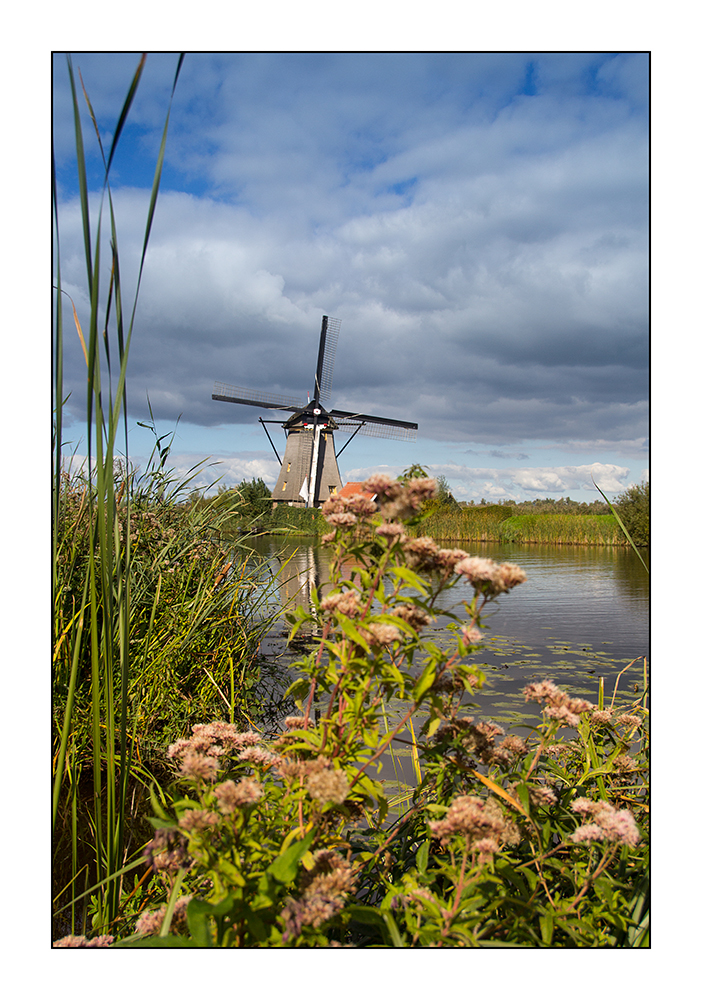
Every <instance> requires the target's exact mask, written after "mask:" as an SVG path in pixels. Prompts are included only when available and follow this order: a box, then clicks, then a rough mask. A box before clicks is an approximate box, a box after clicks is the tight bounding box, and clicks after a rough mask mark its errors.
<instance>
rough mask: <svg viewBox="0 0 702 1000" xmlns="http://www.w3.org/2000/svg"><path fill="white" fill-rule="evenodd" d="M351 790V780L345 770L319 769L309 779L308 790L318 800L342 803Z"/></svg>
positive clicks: (311, 796)
mask: <svg viewBox="0 0 702 1000" xmlns="http://www.w3.org/2000/svg"><path fill="white" fill-rule="evenodd" d="M349 791H350V788H349V780H348V778H347V777H346V775H345V774H344V772H343V771H332V770H324V771H318V772H317V773H316V774H312V775H310V777H309V778H308V779H307V792H308V794H309V796H310V798H312V799H315V800H316V801H317V802H333V803H334V804H336V805H341V803H342V802H343V801H344V799H345V798H346V796H347V795H348V794H349Z"/></svg>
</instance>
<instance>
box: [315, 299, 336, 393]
mask: <svg viewBox="0 0 702 1000" xmlns="http://www.w3.org/2000/svg"><path fill="white" fill-rule="evenodd" d="M340 329H341V320H340V319H334V317H333V316H324V317H323V319H322V331H321V334H320V343H319V357H318V358H317V371H316V374H315V382H316V385H315V395H316V398H317V399H318V400H322V399H329V397H330V396H331V388H332V380H333V378H334V358H335V357H336V345H337V343H338V342H339V330H340Z"/></svg>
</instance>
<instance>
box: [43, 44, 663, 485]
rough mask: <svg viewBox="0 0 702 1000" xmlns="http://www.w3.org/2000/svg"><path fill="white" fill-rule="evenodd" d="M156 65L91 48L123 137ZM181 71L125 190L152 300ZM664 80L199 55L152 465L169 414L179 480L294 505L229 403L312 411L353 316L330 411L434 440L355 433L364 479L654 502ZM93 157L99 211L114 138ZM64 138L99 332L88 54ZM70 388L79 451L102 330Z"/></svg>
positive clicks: (99, 97) (184, 139) (163, 241)
mask: <svg viewBox="0 0 702 1000" xmlns="http://www.w3.org/2000/svg"><path fill="white" fill-rule="evenodd" d="M137 62H138V56H137V55H134V54H110V53H107V54H96V53H88V54H83V53H75V54H73V63H74V67H75V68H76V69H78V68H80V70H81V73H82V75H83V79H84V82H85V85H86V89H87V91H88V93H89V95H90V97H91V100H92V102H93V106H94V108H95V112H96V115H97V118H98V122H99V124H100V127H101V129H103V130H104V135H105V136H106V137H107V139H108V141H109V138H110V137H111V133H112V130H113V129H114V127H115V123H116V120H117V117H118V115H119V111H120V108H121V105H122V101H123V99H124V95H125V93H126V90H127V87H128V85H129V81H130V80H131V77H132V75H133V73H134V70H135V68H136V65H137ZM176 64H177V55H175V54H155V55H150V56H149V57H148V59H147V63H146V68H145V71H144V75H143V79H142V83H141V85H140V88H139V91H138V93H137V96H136V99H135V103H134V107H133V111H132V114H131V117H130V124H129V125H128V127H127V129H126V131H125V133H124V135H123V137H122V139H121V141H120V149H119V151H118V153H117V156H116V160H115V163H114V167H113V172H112V175H111V176H112V190H113V195H114V202H115V206H116V214H117V225H118V238H119V246H120V257H121V265H122V270H123V276H124V278H125V281H126V283H127V285H128V286H130V287H131V288H133V287H134V281H135V276H136V269H137V264H138V259H139V254H140V249H141V242H142V240H143V232H144V220H145V218H146V212H147V206H148V200H149V194H150V188H151V182H152V179H153V168H154V164H155V160H156V155H157V152H158V145H159V142H160V137H161V130H162V126H163V120H164V116H165V112H166V109H167V104H168V98H169V95H170V89H171V84H172V80H173V75H174V72H175V68H176ZM648 83H649V81H648V56H647V55H643V54H632V53H623V54H618V53H591V54H590V53H564V54H559V53H548V54H543V53H538V52H536V53H505V54H500V53H495V54H491V53H473V54H471V53H467V54H450V53H436V54H412V53H409V54H403V53H387V54H383V53H369V54H353V53H339V54H325V53H311V54H296V53H278V54H256V53H243V54H230V53H224V54H216V53H215V54H211V53H205V54H188V55H186V57H185V61H184V63H183V68H182V72H181V76H180V79H179V82H178V86H177V89H176V94H175V99H174V102H173V109H172V114H171V127H170V132H169V138H168V147H167V154H166V164H165V169H164V176H163V182H162V188H161V194H160V197H159V202H158V207H157V211H156V220H155V224H154V228H153V231H152V235H151V240H150V244H149V252H148V256H147V261H146V269H145V272H144V278H143V283H142V288H141V293H140V299H139V307H138V311H137V319H136V323H135V328H134V338H133V343H132V352H131V355H130V367H129V427H130V432H132V434H131V444H130V449H131V455H130V457H131V458H133V459H136V460H140V459H141V460H143V459H144V458H145V457H146V456H147V455H148V452H149V450H150V445H151V441H150V439H149V437H148V435H147V434H146V433H145V432H144V431H143V430H142V429H141V428H139V427H138V426H137V421H143V420H144V419H145V418H147V417H148V402H147V400H148V401H149V402H150V404H151V408H152V410H153V413H154V416H155V419H156V423H157V429H158V432H159V434H163V433H167V432H168V431H170V430H172V429H173V428H176V430H175V437H174V443H173V452H172V460H173V464H174V466H175V467H176V468H178V469H182V470H185V469H187V468H190V467H191V466H192V465H194V464H195V463H196V462H197V461H199V460H201V459H205V458H208V457H209V459H210V460H211V462H216V463H217V464H216V465H213V466H206V467H205V470H204V471H203V473H202V475H201V477H200V482H202V483H203V484H204V483H206V482H213V481H214V480H215V479H216V478H217V477H222V479H223V481H224V482H225V483H227V484H234V483H237V482H239V481H240V480H241V479H242V478H248V479H250V478H252V477H253V476H261V477H263V478H264V479H265V480H266V482H267V483H268V484H269V485H270V486H272V485H273V483H274V482H275V479H276V477H277V471H278V462H277V460H276V458H275V455H274V454H273V451H272V449H271V447H270V445H269V443H268V441H267V439H266V437H265V434H264V432H263V430H262V429H261V427H260V425H259V423H258V418H259V417H260V416H264V417H265V416H266V413H265V411H262V410H260V409H255V408H252V407H243V406H234V405H230V404H227V403H222V402H217V401H214V400H212V399H211V394H212V389H213V382H214V381H215V380H221V381H224V382H228V383H232V384H236V385H242V386H247V387H250V388H260V389H267V390H269V391H273V392H283V393H286V394H291V395H295V396H302V397H303V398H304V394H305V393H306V392H307V391H309V390H311V388H312V380H313V375H314V368H315V362H316V353H317V344H318V336H319V327H320V322H321V317H322V314H323V313H326V314H328V315H330V316H334V317H337V318H339V319H340V320H341V321H342V322H341V334H340V338H339V345H338V349H337V353H336V365H335V372H334V386H333V392H332V396H331V404H332V405H333V406H334V407H337V408H340V409H347V410H350V409H354V410H361V411H364V412H367V413H374V414H376V415H379V416H386V417H395V418H399V419H403V420H413V421H416V422H417V423H418V424H419V433H418V439H417V442H416V443H414V444H408V443H399V442H394V441H383V440H371V439H368V438H361V437H360V436H359V437H356V438H355V439H354V441H353V442H352V443H351V445H350V446H349V447H348V449H347V450H346V451H344V453H343V455H342V456H341V459H340V463H339V464H340V468H341V473H342V477H343V478H344V479H345V480H346V479H349V480H355V479H361V478H363V477H364V476H365V475H366V474H367V473H368V472H370V471H372V470H375V469H383V470H387V471H390V472H393V473H394V472H399V471H401V470H402V469H403V468H406V467H407V466H408V465H410V464H412V463H414V462H418V463H420V464H422V465H424V466H425V467H428V468H429V470H430V472H431V473H432V474H435V475H444V476H446V478H447V479H448V481H449V483H450V485H451V487H452V489H453V492H454V495H455V496H456V497H457V499H465V500H470V499H475V500H480V499H481V498H483V497H484V498H486V499H502V498H516V499H530V498H534V497H538V496H553V497H561V496H570V497H571V498H573V499H579V500H592V499H595V498H596V497H597V496H598V494H597V493H596V491H595V489H594V487H593V485H592V477H593V476H594V478H595V480H596V481H597V483H598V484H599V485H600V486H601V487H602V488H603V489H604V490H605V491H608V492H609V493H615V494H616V493H617V492H620V491H621V490H623V489H625V488H626V487H627V486H628V485H630V484H631V483H633V482H639V481H640V480H641V479H642V478H643V477H644V476H646V475H647V469H648V403H647V400H648ZM84 135H85V138H86V146H87V150H88V156H89V166H90V183H91V189H92V190H93V191H94V192H95V193H96V195H97V193H98V192H99V188H100V181H101V172H100V169H99V164H100V160H99V156H98V150H97V145H96V143H95V141H94V138H92V135H91V131H90V125H89V121H88V120H87V118H86V119H85V120H84ZM54 144H55V154H56V159H57V169H58V174H57V176H58V185H59V201H60V227H61V230H60V236H61V254H62V257H61V266H62V278H63V283H64V287H65V289H66V290H67V292H68V293H69V294H70V295H71V296H72V298H73V299H74V301H75V302H76V306H77V308H78V312H79V314H80V316H81V318H82V319H83V321H84V322H85V321H86V319H87V316H86V308H85V304H86V301H87V298H86V289H85V265H84V262H83V259H82V233H81V227H80V214H79V207H78V202H77V184H76V175H75V161H74V158H73V154H72V148H73V125H72V112H71V106H70V93H69V87H68V74H67V70H66V60H65V56H63V55H59V56H56V57H55V67H54ZM71 332H72V331H71ZM66 366H67V370H66V376H65V381H66V384H67V386H68V387H69V388H70V389H71V390H72V393H73V395H72V397H71V400H70V401H69V409H70V411H71V414H72V416H73V418H74V420H75V423H74V426H73V427H70V428H69V430H68V432H67V435H66V436H67V437H68V438H69V439H70V440H72V441H73V442H74V446H75V447H76V448H77V449H78V452H79V453H80V450H81V445H80V438H81V434H82V430H81V422H82V420H83V419H84V417H83V415H84V410H83V404H82V398H81V392H82V387H83V385H84V381H85V362H84V360H83V355H82V351H81V348H80V343H79V341H78V337H77V335H76V336H72V337H71V338H70V341H69V345H68V350H67V358H66ZM270 416H271V417H274V416H275V414H270ZM176 421H178V423H177V427H176ZM273 433H274V434H275V433H276V432H273ZM278 434H279V440H277V439H276V437H275V436H274V440H276V446H277V447H278V449H279V451H281V453H282V448H283V447H284V441H283V438H282V434H281V433H280V432H278ZM345 441H346V438H345V437H343V436H340V437H339V438H338V442H337V448H340V447H341V446H342V444H343V443H344V442H345Z"/></svg>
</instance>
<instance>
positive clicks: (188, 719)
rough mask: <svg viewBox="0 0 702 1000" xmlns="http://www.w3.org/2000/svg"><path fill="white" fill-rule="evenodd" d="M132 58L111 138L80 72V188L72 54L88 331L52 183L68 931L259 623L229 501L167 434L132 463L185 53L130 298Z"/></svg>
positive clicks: (261, 607)
mask: <svg viewBox="0 0 702 1000" xmlns="http://www.w3.org/2000/svg"><path fill="white" fill-rule="evenodd" d="M144 62H145V57H142V58H141V59H140V60H139V62H138V65H137V68H136V71H135V73H134V76H133V78H132V80H131V84H130V86H129V90H128V93H127V96H126V98H125V101H124V104H123V107H122V110H121V113H120V115H119V118H118V121H117V124H116V126H115V128H114V132H113V134H114V138H113V140H112V143H111V145H110V148H109V150H108V151H106V150H105V149H104V148H103V143H102V139H101V135H100V131H99V128H98V124H97V121H96V118H95V115H94V112H93V109H92V106H91V103H90V99H89V97H88V95H87V93H86V91H85V88H84V87H83V86H82V80H81V81H80V84H81V89H82V96H83V99H84V101H85V106H86V107H87V110H88V114H89V117H90V119H91V122H92V126H93V128H94V129H95V134H96V136H97V140H98V143H99V147H100V151H101V153H102V158H103V166H104V174H103V181H102V187H101V190H100V192H99V193H98V194H97V195H96V194H94V193H92V194H91V193H90V192H89V189H88V181H87V169H86V157H85V149H84V142H83V134H82V125H81V110H80V100H79V88H78V86H77V83H76V76H75V74H74V69H73V64H72V60H71V58H70V57H68V58H67V73H68V77H69V81H70V88H71V95H72V105H73V118H74V127H75V149H76V163H77V180H78V189H79V200H80V211H81V221H82V232H83V253H84V258H85V281H86V295H87V299H88V301H89V318H88V321H87V327H86V328H85V329H84V328H83V326H82V325H81V322H80V320H79V317H78V314H77V311H76V309H75V307H73V308H72V309H70V310H69V309H67V308H66V303H67V302H70V299H68V297H67V296H66V294H65V291H64V288H63V284H62V282H63V277H62V255H61V212H60V206H59V201H58V196H57V188H56V181H55V176H54V179H53V185H52V186H53V221H54V259H55V283H56V284H55V288H56V308H55V321H54V322H55V325H54V379H53V397H54V399H53V403H54V434H53V459H52V515H53V517H52V582H53V601H54V635H53V640H54V644H53V645H54V652H53V693H54V734H53V735H54V747H53V792H52V824H53V830H54V851H55V862H56V865H57V867H58V869H60V876H57V878H60V879H62V880H63V882H64V884H63V885H59V884H58V883H57V882H55V887H56V890H57V892H58V899H57V908H58V909H60V910H61V911H62V912H63V914H64V917H65V915H66V914H68V919H69V920H70V926H71V930H72V931H74V930H75V929H76V921H77V920H80V919H82V920H83V921H85V919H86V914H87V910H86V907H85V906H84V905H83V906H80V907H79V906H78V905H77V903H78V900H79V898H80V897H81V896H84V895H85V891H86V889H88V890H90V891H89V895H90V897H91V902H90V912H91V915H92V923H93V927H94V928H95V929H98V928H102V929H104V928H107V927H109V926H110V925H111V924H112V923H113V922H114V920H115V919H116V918H117V915H118V912H119V903H120V892H121V887H122V875H123V873H124V871H125V870H126V869H127V868H129V867H130V865H129V855H130V852H133V851H134V850H138V849H139V848H140V847H141V844H140V843H138V842H137V841H136V840H135V836H136V834H135V832H134V828H133V825H132V824H131V822H130V814H131V812H132V811H133V809H132V796H133V795H134V794H135V787H136V785H138V784H139V783H140V782H141V783H144V782H146V781H148V780H150V779H152V778H153V777H154V760H153V748H154V747H155V746H157V745H158V746H160V747H162V746H163V742H164V737H166V739H168V737H169V735H173V738H176V736H180V735H182V734H183V732H184V731H185V730H186V729H187V728H188V726H189V724H190V723H192V722H194V721H202V720H204V719H206V718H211V717H212V716H213V715H214V716H216V717H219V718H222V717H227V716H228V717H229V718H230V720H231V721H235V719H237V718H239V716H241V715H245V714H246V703H245V701H246V700H245V697H244V694H245V692H246V690H247V685H248V686H250V683H251V673H250V671H249V668H250V667H251V666H252V665H253V664H254V662H255V658H256V654H257V650H258V643H259V642H260V638H261V635H262V634H263V632H264V631H265V629H266V628H267V619H266V614H267V612H266V610H265V609H266V607H267V603H266V600H265V597H264V595H263V590H262V589H261V588H260V587H259V585H258V583H257V582H255V580H254V575H253V574H250V573H249V572H248V568H247V565H246V559H245V557H243V556H242V557H238V558H234V557H233V554H232V543H231V542H230V543H227V545H226V546H225V547H223V546H222V545H221V544H218V543H217V539H218V538H219V537H220V531H221V527H222V521H223V517H224V514H225V512H224V511H223V510H222V509H221V507H220V506H218V505H217V504H214V505H210V506H208V507H207V509H204V510H200V509H198V508H197V506H196V505H193V504H190V503H188V502H187V497H186V487H187V485H188V483H189V482H190V481H191V480H192V478H193V477H194V475H195V473H196V471H197V470H196V469H194V470H191V473H190V474H189V475H188V476H186V477H185V478H184V479H183V480H181V481H176V480H174V479H173V477H172V476H171V475H170V474H169V472H168V471H167V469H166V465H165V460H166V457H167V454H168V448H167V446H166V445H164V444H163V440H164V439H163V438H158V436H157V440H156V446H155V448H154V452H153V454H152V456H151V459H150V460H149V463H148V465H147V468H146V470H145V471H144V472H143V473H141V474H138V473H137V472H136V471H135V470H134V469H132V468H131V466H130V462H129V441H128V433H127V365H128V358H129V350H130V344H131V338H132V331H133V325H134V317H135V313H136V307H137V301H138V297H139V288H140V284H141V279H142V274H143V270H144V265H145V260H146V254H147V248H148V244H149V237H150V233H151V229H152V225H153V220H154V214H155V209H156V203H157V197H158V191H159V186H160V181H161V173H162V169H163V162H164V154H165V145H166V137H167V133H168V123H169V119H170V113H171V105H172V101H173V96H174V93H175V88H176V84H177V80H178V76H179V73H180V69H181V65H182V56H181V57H180V58H179V59H178V63H177V67H176V70H175V75H174V80H173V86H172V89H171V95H170V102H169V108H168V112H167V114H166V118H165V123H164V127H163V133H162V138H161V145H160V150H159V153H158V157H157V161H156V164H155V170H154V180H153V185H152V189H151V195H150V200H149V204H148V208H147V211H146V217H145V220H144V236H143V242H142V248H141V256H140V260H139V267H138V275H137V281H136V287H135V289H134V291H133V296H132V298H131V301H130V302H129V303H127V302H126V292H125V289H124V286H123V284H122V279H121V268H120V256H119V240H118V226H117V219H116V215H115V210H114V204H113V198H112V192H111V189H110V183H109V176H110V168H111V165H112V163H113V159H114V155H115V151H116V149H117V145H118V142H119V140H120V137H121V135H122V133H123V130H124V126H125V123H126V121H127V117H128V114H129V110H130V107H131V105H132V102H133V100H134V96H135V94H136V92H137V89H138V86H139V82H140V80H141V75H142V72H143V68H144ZM105 244H107V246H108V247H109V250H108V251H107V252H105ZM67 317H68V318H69V322H68V323H67V322H66V318H67ZM69 335H70V336H77V337H78V338H79V339H80V342H81V344H82V346H83V352H84V357H85V362H86V383H85V384H86V412H85V424H84V436H85V446H86V450H87V457H86V459H85V462H84V463H83V465H82V466H81V467H79V468H75V467H71V466H70V464H68V465H67V464H66V457H65V446H64V406H65V399H64V395H65V392H64V353H65V342H66V338H67V337H68V336H69ZM154 430H155V428H154ZM233 564H234V565H233ZM247 674H248V675H247ZM176 730H177V731H176ZM66 886H67V887H66ZM91 886H92V889H91V888H90V887H91Z"/></svg>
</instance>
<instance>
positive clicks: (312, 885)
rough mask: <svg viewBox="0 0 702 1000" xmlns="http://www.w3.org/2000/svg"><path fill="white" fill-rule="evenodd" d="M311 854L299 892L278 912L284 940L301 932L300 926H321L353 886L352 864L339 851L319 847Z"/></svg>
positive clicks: (342, 902)
mask: <svg viewBox="0 0 702 1000" xmlns="http://www.w3.org/2000/svg"><path fill="white" fill-rule="evenodd" d="M312 857H313V859H314V865H313V867H312V868H311V870H310V871H309V872H306V873H305V875H304V876H303V878H302V886H303V892H302V895H301V896H300V898H299V899H291V900H289V901H288V904H287V905H286V907H285V908H284V909H283V911H282V912H281V917H282V918H283V921H284V923H285V933H284V934H283V944H287V942H288V941H289V940H290V938H294V937H297V936H298V935H299V934H301V933H302V928H303V927H305V926H310V927H320V926H321V925H322V924H323V923H324V922H325V921H327V920H329V919H330V918H331V917H333V916H334V914H335V913H338V912H339V911H340V910H342V909H343V907H344V902H345V898H346V895H347V893H349V892H350V891H351V890H352V889H353V887H354V884H355V875H354V871H353V868H352V866H351V864H350V863H349V862H348V861H347V860H346V859H345V858H342V857H341V855H340V854H337V853H336V852H335V851H329V850H320V851H315V853H314V854H313V855H312Z"/></svg>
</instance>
